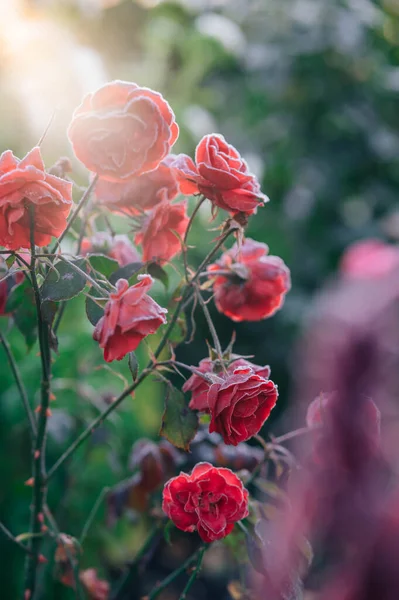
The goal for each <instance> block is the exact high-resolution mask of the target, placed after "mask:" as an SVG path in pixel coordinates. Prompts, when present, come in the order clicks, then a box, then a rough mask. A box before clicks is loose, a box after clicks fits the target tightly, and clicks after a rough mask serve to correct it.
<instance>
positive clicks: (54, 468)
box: [47, 227, 236, 481]
mask: <svg viewBox="0 0 399 600" xmlns="http://www.w3.org/2000/svg"><path fill="white" fill-rule="evenodd" d="M235 230H236V228H234V227H233V228H230V229H229V230H228V231H226V233H225V234H224V235H222V236H221V237H220V239H219V241H218V243H217V244H216V245H215V246H214V248H213V249H212V250H211V252H209V254H208V255H207V256H206V257H205V258H204V260H203V261H202V263H201V264H200V266H199V267H198V269H197V271H196V272H195V274H194V276H193V277H192V279H191V280H190V283H189V284H187V285H186V287H185V290H184V292H183V294H182V296H181V298H180V300H179V302H178V304H177V306H176V309H175V312H174V313H173V316H172V319H171V320H170V322H169V324H168V327H167V329H166V331H165V333H164V335H163V337H162V339H161V341H160V343H159V345H158V347H157V349H156V350H155V352H154V356H153V358H152V359H151V360H150V362H149V363H148V365H147V367H146V368H145V369H144V370H143V371H142V372H141V374H140V375H139V377H138V378H137V379H136V381H135V382H134V383H132V384H131V385H130V386H128V387H127V388H126V389H125V390H124V391H123V392H122V393H121V394H120V396H118V398H116V400H114V402H113V403H112V404H110V406H108V407H107V408H106V409H105V410H104V411H103V412H102V413H100V414H99V415H98V417H97V418H96V419H94V421H92V423H91V424H90V425H89V426H88V427H87V428H86V429H85V430H84V431H83V432H82V433H81V434H80V436H79V437H78V438H76V440H75V441H74V442H72V444H71V445H70V446H69V448H67V450H66V451H65V452H64V454H62V456H60V458H59V459H58V460H57V462H56V463H55V464H54V465H53V466H52V468H51V469H50V470H49V472H48V475H47V481H48V480H49V479H51V477H52V476H53V475H54V473H55V472H56V471H57V470H58V469H59V467H60V466H61V465H62V464H63V463H64V462H65V461H66V460H67V459H68V458H69V457H70V456H71V455H72V454H73V453H74V452H75V451H76V450H77V449H78V448H79V447H80V446H81V445H82V444H83V442H85V441H86V440H87V438H88V437H90V435H91V434H92V433H93V431H95V430H96V429H97V427H99V426H100V425H101V424H102V423H103V422H104V421H105V419H106V418H107V417H108V415H110V414H111V413H112V412H113V411H114V410H115V409H116V408H117V407H118V406H119V405H120V404H121V402H122V401H123V400H124V399H125V398H127V396H129V395H130V394H131V393H132V392H133V391H134V390H135V389H136V388H137V387H138V386H139V385H140V384H141V383H142V382H143V381H144V379H146V377H147V376H148V375H149V374H150V373H151V372H152V371H153V369H154V367H155V366H156V360H157V358H158V357H159V355H160V354H161V352H162V350H163V349H164V348H165V346H166V344H167V342H168V339H169V335H170V333H171V331H172V329H173V327H174V326H175V324H176V321H177V319H178V317H179V314H180V311H181V309H182V307H183V305H184V304H185V302H186V300H187V299H188V298H189V296H191V295H192V293H193V287H192V286H193V284H194V283H195V282H196V281H197V279H198V277H199V275H200V273H201V272H202V271H203V269H204V268H205V267H206V266H207V264H208V263H210V262H211V260H212V259H213V257H214V256H215V254H216V253H217V251H218V250H219V248H220V247H221V246H222V245H223V244H224V242H225V241H226V239H227V238H228V237H229V235H230V234H231V233H233V232H234V231H235Z"/></svg>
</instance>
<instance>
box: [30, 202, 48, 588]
mask: <svg viewBox="0 0 399 600" xmlns="http://www.w3.org/2000/svg"><path fill="white" fill-rule="evenodd" d="M34 225H35V213H34V207H31V208H30V246H31V263H30V274H31V280H32V287H33V292H34V295H35V302H36V313H37V326H38V333H39V345H40V358H41V363H42V380H41V399H40V405H39V417H38V424H37V434H36V439H35V444H34V447H33V456H32V461H33V464H32V471H33V497H32V509H31V511H32V512H31V522H30V533H31V534H32V537H31V538H30V542H29V551H30V554H29V556H28V557H27V560H26V564H25V583H24V593H25V596H27V595H28V594H29V597H30V598H33V596H34V592H35V587H36V575H37V568H36V567H37V561H38V554H39V547H40V542H41V540H40V537H38V534H40V532H41V525H42V520H43V505H44V500H45V494H46V484H45V478H46V475H45V461H44V454H45V444H46V428H47V417H48V408H49V403H50V347H49V331H48V325H47V323H45V321H44V320H43V317H42V312H41V297H40V289H39V285H38V282H37V277H36V255H35V232H34Z"/></svg>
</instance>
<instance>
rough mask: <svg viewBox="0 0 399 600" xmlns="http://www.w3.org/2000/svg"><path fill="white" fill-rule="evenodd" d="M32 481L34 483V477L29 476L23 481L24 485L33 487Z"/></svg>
mask: <svg viewBox="0 0 399 600" xmlns="http://www.w3.org/2000/svg"><path fill="white" fill-rule="evenodd" d="M34 483H35V479H34V477H29V479H27V480H26V481H25V484H24V485H27V486H28V487H33V486H34Z"/></svg>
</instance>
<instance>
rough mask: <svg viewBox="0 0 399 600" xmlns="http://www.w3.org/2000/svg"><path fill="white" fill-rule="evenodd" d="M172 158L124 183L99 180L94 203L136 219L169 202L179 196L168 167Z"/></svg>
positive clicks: (173, 175)
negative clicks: (161, 203) (160, 204)
mask: <svg viewBox="0 0 399 600" xmlns="http://www.w3.org/2000/svg"><path fill="white" fill-rule="evenodd" d="M174 158H175V157H174V156H173V155H169V156H167V157H166V158H164V159H163V161H161V162H160V163H159V165H158V166H157V168H156V169H154V170H153V171H150V172H149V173H143V175H140V176H139V177H135V178H133V179H131V180H129V181H126V182H124V183H117V182H113V181H107V180H105V179H100V180H99V181H98V182H97V185H96V187H95V190H94V197H95V201H96V203H97V204H100V205H103V206H105V207H106V208H107V209H108V210H111V211H113V212H117V213H122V214H127V215H132V216H135V215H140V214H142V213H143V212H144V211H146V210H151V209H152V208H154V206H156V205H157V204H159V203H160V202H162V200H165V201H167V202H171V200H173V199H174V198H176V196H177V194H178V193H179V188H178V185H177V180H176V177H175V174H174V170H172V169H171V166H170V165H171V163H172V162H173V161H174Z"/></svg>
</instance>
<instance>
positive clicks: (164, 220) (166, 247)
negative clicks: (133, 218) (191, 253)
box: [134, 202, 190, 264]
mask: <svg viewBox="0 0 399 600" xmlns="http://www.w3.org/2000/svg"><path fill="white" fill-rule="evenodd" d="M186 209H187V205H186V203H185V202H179V203H177V204H169V203H168V202H162V203H161V204H158V206H156V207H155V208H154V210H153V211H151V213H150V214H149V215H148V216H147V217H146V218H145V219H144V223H143V228H142V229H141V231H139V233H137V235H136V236H135V238H134V241H135V242H136V244H141V245H142V246H143V260H144V261H149V260H154V261H157V262H159V263H161V264H163V263H165V262H167V261H168V260H170V259H171V258H173V257H174V256H176V254H178V253H179V252H181V250H182V244H181V241H180V239H179V237H178V236H180V238H183V237H184V234H185V233H186V229H187V225H188V222H189V220H190V219H189V217H188V216H187V213H186ZM176 233H177V234H178V235H176Z"/></svg>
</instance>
